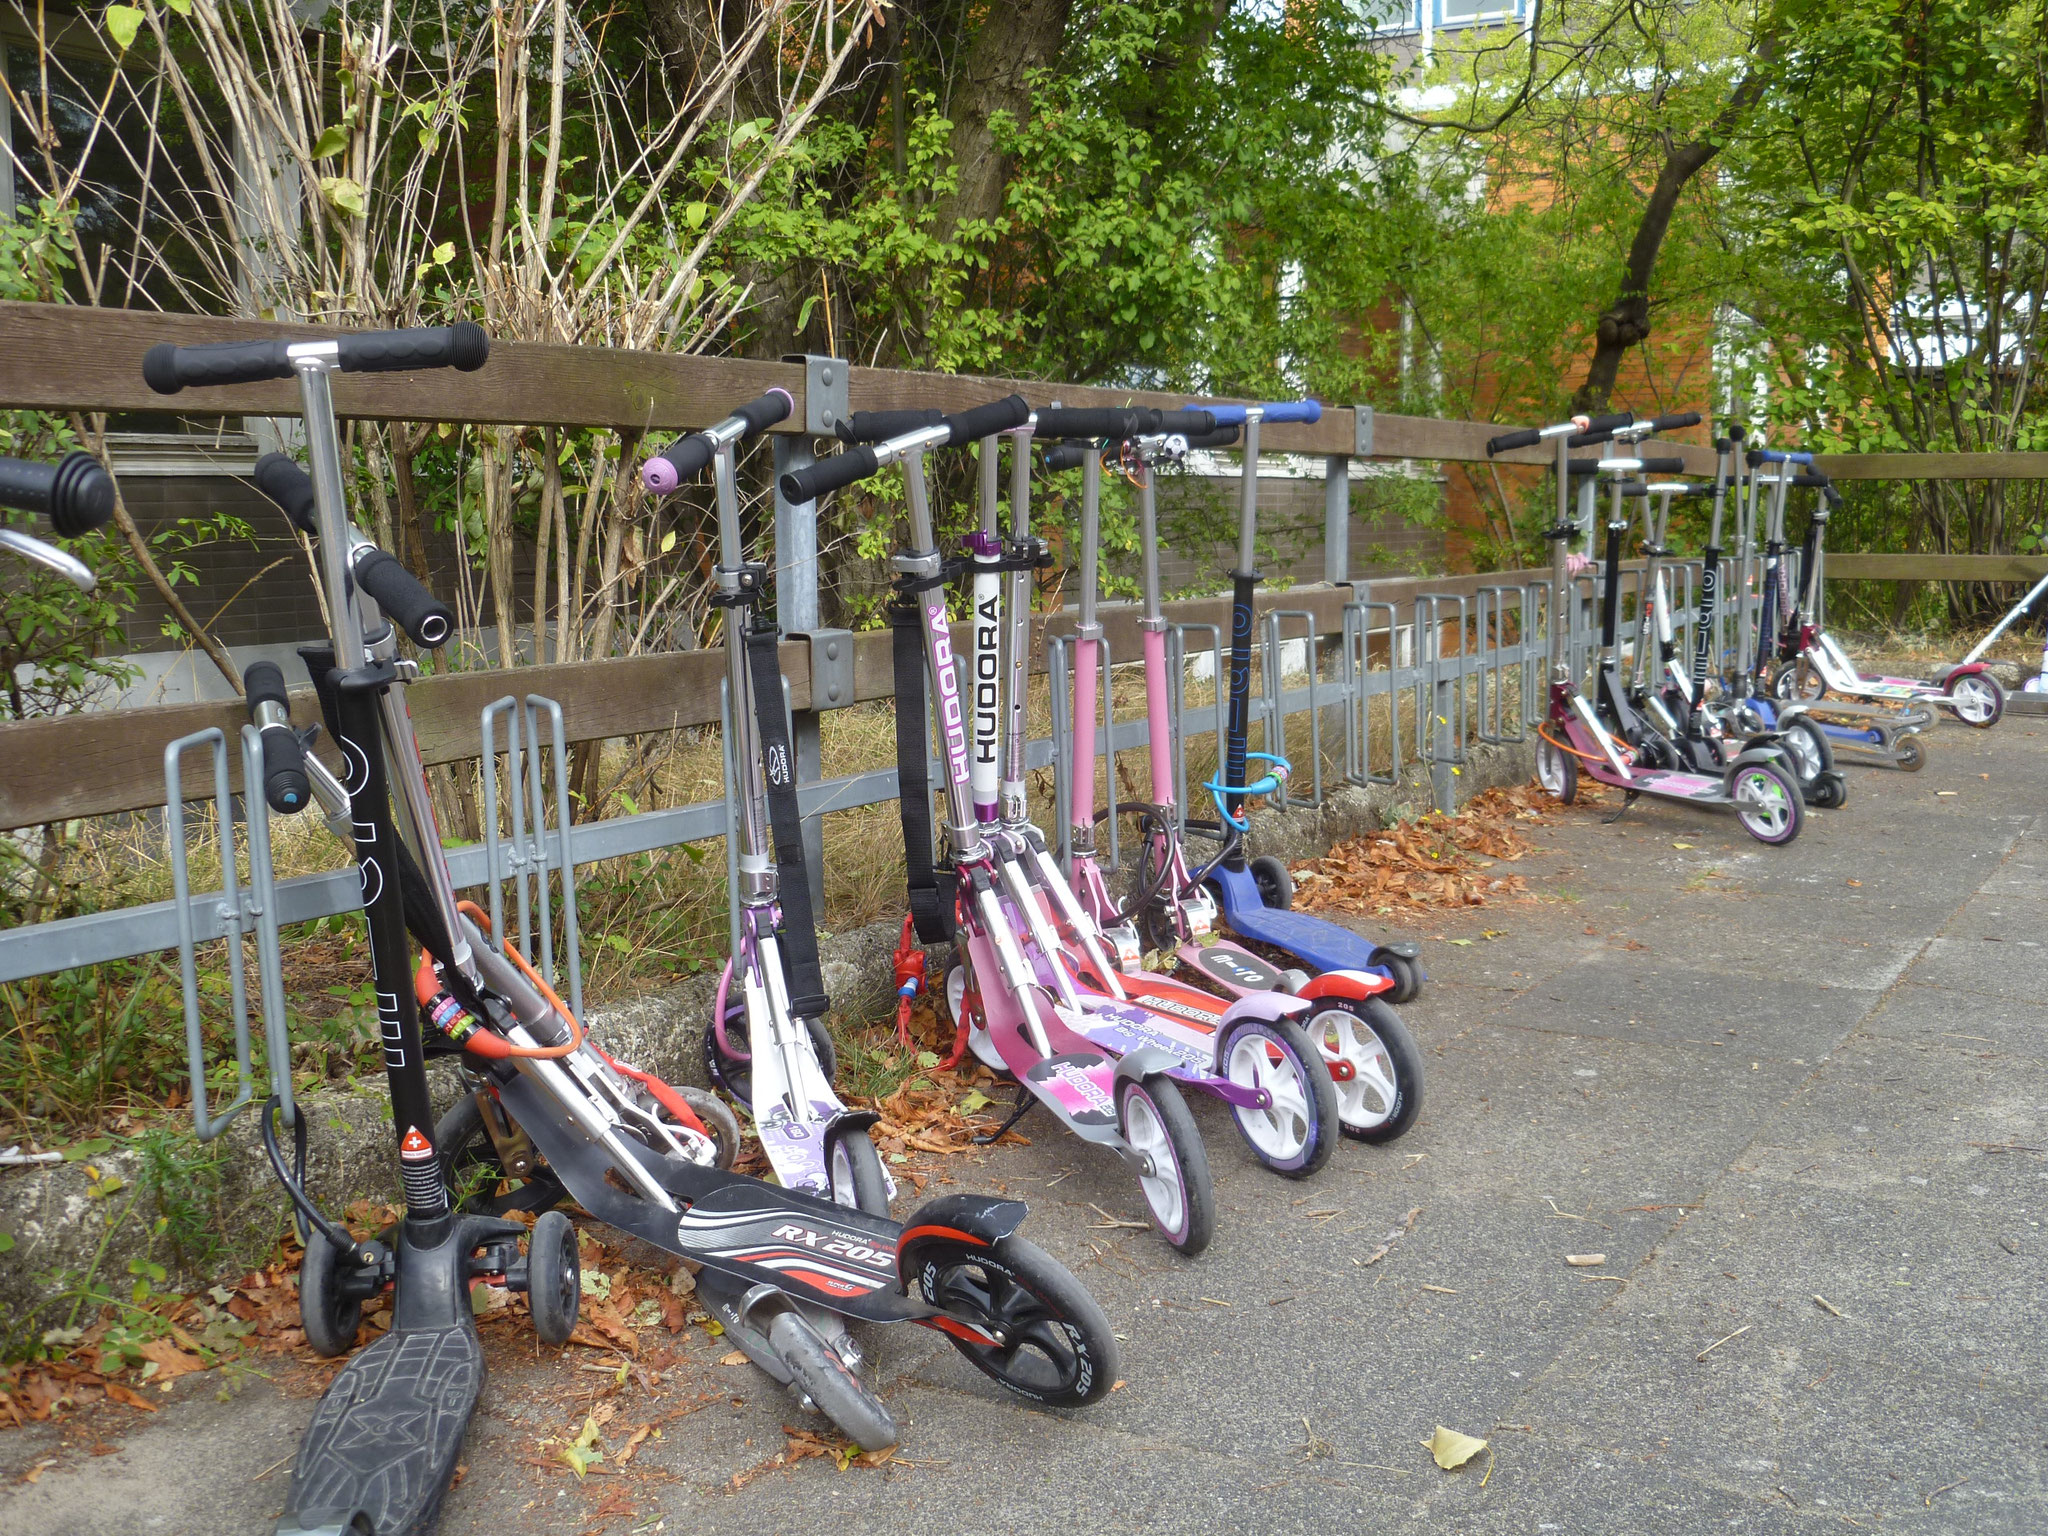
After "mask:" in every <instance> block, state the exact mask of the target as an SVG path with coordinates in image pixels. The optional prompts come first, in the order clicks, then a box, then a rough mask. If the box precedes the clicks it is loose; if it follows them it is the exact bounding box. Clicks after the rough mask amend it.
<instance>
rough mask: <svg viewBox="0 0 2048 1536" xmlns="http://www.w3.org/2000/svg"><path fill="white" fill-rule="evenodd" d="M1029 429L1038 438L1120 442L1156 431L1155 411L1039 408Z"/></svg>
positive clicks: (1157, 417) (1135, 408) (1140, 408)
mask: <svg viewBox="0 0 2048 1536" xmlns="http://www.w3.org/2000/svg"><path fill="white" fill-rule="evenodd" d="M1203 414H1205V415H1206V414H1207V413H1206V412H1204V413H1203ZM1213 424H1214V418H1211V425H1213ZM1032 430H1033V431H1034V432H1036V433H1038V435H1039V436H1041V437H1092V438H1108V439H1109V440H1110V441H1112V442H1122V441H1123V440H1124V439H1125V438H1129V437H1143V436H1144V435H1145V434H1146V433H1147V432H1157V431H1158V430H1159V412H1157V411H1155V410H1148V409H1146V408H1145V407H1142V406H1121V407H1117V406H1113V407H1109V408H1096V409H1090V410H1074V411H1070V410H1050V411H1040V412H1039V413H1038V420H1037V421H1036V422H1035V423H1034V424H1033V426H1032Z"/></svg>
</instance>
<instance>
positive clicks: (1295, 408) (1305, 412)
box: [1261, 400, 1323, 421]
mask: <svg viewBox="0 0 2048 1536" xmlns="http://www.w3.org/2000/svg"><path fill="white" fill-rule="evenodd" d="M1261 409H1262V410H1264V411H1265V413H1266V420H1268V421H1321V420H1322V419H1323V407H1322V405H1321V403H1320V402H1319V401H1315V400H1282V401H1275V402H1273V403H1271V404H1268V405H1265V406H1262V407H1261Z"/></svg>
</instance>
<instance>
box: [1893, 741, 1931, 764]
mask: <svg viewBox="0 0 2048 1536" xmlns="http://www.w3.org/2000/svg"><path fill="white" fill-rule="evenodd" d="M1894 750H1895V751H1896V752H1897V754H1898V755H1897V756H1896V757H1895V758H1893V760H1892V766H1893V767H1894V768H1896V769H1898V770H1899V772H1901V773H1918V772H1919V771H1920V770H1921V769H1922V768H1925V767H1926V766H1927V749H1926V748H1925V747H1923V746H1921V745H1920V738H1919V737H1918V736H1902V737H1900V738H1899V741H1898V745H1897V746H1896V747H1895V748H1894Z"/></svg>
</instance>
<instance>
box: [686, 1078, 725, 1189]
mask: <svg viewBox="0 0 2048 1536" xmlns="http://www.w3.org/2000/svg"><path fill="white" fill-rule="evenodd" d="M676 1092H677V1093H679V1094H681V1095H682V1096H683V1102H684V1103H685V1104H688V1105H689V1106H690V1108H691V1109H693V1110H695V1111H696V1112H697V1118H698V1119H699V1120H701V1121H703V1122H704V1129H705V1130H707V1131H709V1132H710V1133H711V1145H712V1147H713V1148H714V1149H715V1150H714V1152H713V1156H712V1166H713V1167H714V1168H720V1169H724V1168H730V1167H731V1166H732V1165H733V1163H734V1162H735V1161H737V1160H738V1158H739V1155H740V1122H739V1118H738V1116H736V1115H734V1114H733V1112H732V1111H731V1110H730V1109H728V1108H727V1107H726V1103H725V1100H723V1099H721V1098H720V1097H719V1096H718V1095H717V1094H715V1093H707V1092H706V1091H705V1090H704V1089H702V1088H693V1087H691V1086H690V1085H689V1084H688V1083H683V1084H681V1085H679V1086H678V1087H677V1089H676Z"/></svg>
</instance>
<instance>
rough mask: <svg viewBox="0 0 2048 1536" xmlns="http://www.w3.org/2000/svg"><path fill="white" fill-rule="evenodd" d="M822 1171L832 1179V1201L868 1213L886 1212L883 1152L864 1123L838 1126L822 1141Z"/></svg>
mask: <svg viewBox="0 0 2048 1536" xmlns="http://www.w3.org/2000/svg"><path fill="white" fill-rule="evenodd" d="M825 1172H826V1175H827V1176H828V1177H829V1178H830V1179H831V1181H832V1201H833V1203H834V1204H835V1205H844V1206H848V1207H850V1208H852V1209H853V1210H856V1211H865V1212H867V1213H868V1215H870V1216H887V1215H888V1214H889V1177H888V1175H887V1174H886V1173H884V1172H883V1171H882V1154H881V1153H879V1152H877V1151H876V1150H875V1143H874V1138H873V1137H871V1136H869V1135H868V1132H867V1127H866V1126H840V1127H837V1128H835V1129H834V1130H833V1132H832V1135H831V1139H830V1140H829V1141H827V1142H826V1144H825Z"/></svg>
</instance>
